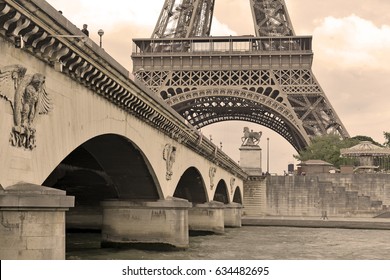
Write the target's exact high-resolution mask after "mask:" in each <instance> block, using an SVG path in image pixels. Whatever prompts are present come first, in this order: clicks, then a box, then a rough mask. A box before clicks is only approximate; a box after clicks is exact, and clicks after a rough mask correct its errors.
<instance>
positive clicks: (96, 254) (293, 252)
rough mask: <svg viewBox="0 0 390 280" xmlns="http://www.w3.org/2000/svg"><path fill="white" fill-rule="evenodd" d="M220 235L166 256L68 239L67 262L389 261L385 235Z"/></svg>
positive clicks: (96, 237)
mask: <svg viewBox="0 0 390 280" xmlns="http://www.w3.org/2000/svg"><path fill="white" fill-rule="evenodd" d="M225 231H226V232H225V234H224V235H206V236H192V237H190V248H189V249H187V250H185V251H169V252H157V251H146V250H137V249H114V248H100V234H99V233H70V234H68V235H67V242H68V243H67V259H90V260H109V259H117V260H141V259H142V260H150V259H155V260H159V259H160V260H174V259H180V260H214V259H229V260H239V259H250V260H253V259H263V260H282V259H287V260H288V259H289V260H291V259H297V260H306V259H317V260H318V259H324V260H325V259H326V260H328V259H331V260H357V259H359V260H378V259H386V260H389V259H390V244H389V240H390V231H387V230H353V229H318V228H289V227H242V228H234V229H226V230H225Z"/></svg>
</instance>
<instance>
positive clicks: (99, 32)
mask: <svg viewBox="0 0 390 280" xmlns="http://www.w3.org/2000/svg"><path fill="white" fill-rule="evenodd" d="M98 34H99V36H100V47H102V45H103V44H102V36H103V35H104V31H103V29H99V31H98Z"/></svg>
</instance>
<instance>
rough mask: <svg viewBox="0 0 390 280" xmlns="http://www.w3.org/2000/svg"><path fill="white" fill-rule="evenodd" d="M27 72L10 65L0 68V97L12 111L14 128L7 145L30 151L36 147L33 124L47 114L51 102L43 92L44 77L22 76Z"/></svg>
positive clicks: (40, 75) (36, 74)
mask: <svg viewBox="0 0 390 280" xmlns="http://www.w3.org/2000/svg"><path fill="white" fill-rule="evenodd" d="M26 72H27V68H25V67H23V66H21V65H10V66H6V67H2V68H0V97H1V98H3V99H5V100H7V101H8V102H9V103H10V105H11V108H12V111H13V117H14V126H13V128H12V132H11V137H10V143H11V145H12V146H15V147H23V148H25V149H29V150H32V149H34V148H35V146H36V140H35V131H36V130H35V128H34V127H33V124H34V120H35V119H36V116H37V114H48V113H49V111H50V110H51V102H50V99H49V96H48V94H47V92H46V90H45V76H44V75H42V74H39V73H35V74H33V75H25V74H26Z"/></svg>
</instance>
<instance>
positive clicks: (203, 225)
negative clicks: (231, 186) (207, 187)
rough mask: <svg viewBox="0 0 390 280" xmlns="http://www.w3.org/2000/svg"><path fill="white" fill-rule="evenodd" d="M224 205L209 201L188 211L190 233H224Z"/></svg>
mask: <svg viewBox="0 0 390 280" xmlns="http://www.w3.org/2000/svg"><path fill="white" fill-rule="evenodd" d="M224 207H225V206H224V204H223V203H221V202H217V201H211V202H207V203H204V204H195V205H194V206H193V207H192V208H191V209H189V210H188V222H189V229H190V231H198V232H210V233H217V234H222V233H224Z"/></svg>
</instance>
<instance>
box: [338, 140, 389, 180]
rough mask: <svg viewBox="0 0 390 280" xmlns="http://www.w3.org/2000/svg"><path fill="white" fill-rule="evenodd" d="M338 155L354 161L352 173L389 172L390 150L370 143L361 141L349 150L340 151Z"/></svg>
mask: <svg viewBox="0 0 390 280" xmlns="http://www.w3.org/2000/svg"><path fill="white" fill-rule="evenodd" d="M340 154H341V156H342V157H344V158H349V159H355V161H356V164H355V166H354V172H358V173H367V172H375V171H378V170H379V169H382V170H389V159H390V149H389V148H384V147H380V146H377V145H374V144H373V143H371V142H370V141H362V142H360V143H359V144H358V145H356V146H353V147H351V148H347V149H341V150H340Z"/></svg>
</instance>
